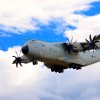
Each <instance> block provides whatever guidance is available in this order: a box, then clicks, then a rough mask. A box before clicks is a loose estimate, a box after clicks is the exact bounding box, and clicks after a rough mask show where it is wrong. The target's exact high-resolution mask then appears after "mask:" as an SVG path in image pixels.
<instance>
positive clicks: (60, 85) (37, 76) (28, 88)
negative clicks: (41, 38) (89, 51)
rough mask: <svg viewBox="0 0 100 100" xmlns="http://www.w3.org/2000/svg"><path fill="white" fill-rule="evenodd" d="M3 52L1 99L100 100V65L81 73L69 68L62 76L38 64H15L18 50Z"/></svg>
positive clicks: (0, 79) (0, 62) (0, 75)
mask: <svg viewBox="0 0 100 100" xmlns="http://www.w3.org/2000/svg"><path fill="white" fill-rule="evenodd" d="M16 49H17V50H20V47H13V48H9V49H8V51H5V52H4V51H1V50H0V69H1V70H0V99H2V100H22V99H24V100H33V99H35V100H45V99H46V100H58V99H59V100H65V99H67V100H89V99H91V100H99V99H100V96H99V94H100V87H99V84H100V77H99V76H100V68H99V66H100V63H96V64H94V65H91V66H87V67H85V68H83V69H82V70H79V71H77V70H72V69H71V70H70V69H67V70H65V72H64V73H63V74H59V73H52V72H51V71H50V70H49V69H47V68H46V67H44V66H43V64H42V63H39V65H37V66H33V65H32V64H31V63H30V64H27V65H25V64H23V67H20V66H19V68H16V67H15V65H12V64H11V63H12V61H13V60H14V59H13V58H12V57H11V56H12V55H15V50H16Z"/></svg>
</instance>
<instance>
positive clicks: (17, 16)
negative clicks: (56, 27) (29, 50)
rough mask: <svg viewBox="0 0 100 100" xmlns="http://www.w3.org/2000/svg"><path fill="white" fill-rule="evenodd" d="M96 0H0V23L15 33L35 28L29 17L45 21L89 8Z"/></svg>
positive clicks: (5, 28)
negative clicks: (15, 31)
mask: <svg viewBox="0 0 100 100" xmlns="http://www.w3.org/2000/svg"><path fill="white" fill-rule="evenodd" d="M93 1H98V0H81V1H77V2H76V1H75V0H70V1H68V0H56V1H55V2H54V0H0V24H1V25H4V26H3V27H2V29H4V30H7V31H14V30H17V31H18V32H17V33H20V32H23V31H26V30H35V29H37V25H36V23H33V22H32V20H31V18H36V19H39V20H41V21H43V22H47V21H48V20H49V19H51V18H53V17H63V18H66V17H69V16H70V14H72V13H73V12H74V11H77V10H83V9H84V10H86V9H89V8H90V5H89V3H91V2H93Z"/></svg>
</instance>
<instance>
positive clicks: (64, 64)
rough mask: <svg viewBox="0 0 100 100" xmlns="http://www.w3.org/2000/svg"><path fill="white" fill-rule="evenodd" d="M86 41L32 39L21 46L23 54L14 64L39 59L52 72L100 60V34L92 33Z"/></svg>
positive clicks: (77, 68)
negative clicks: (50, 41) (55, 41)
mask: <svg viewBox="0 0 100 100" xmlns="http://www.w3.org/2000/svg"><path fill="white" fill-rule="evenodd" d="M85 40H86V42H77V41H76V42H74V43H72V42H70V41H68V42H58V43H49V42H45V41H39V40H30V41H28V42H27V43H25V44H24V46H22V48H21V52H22V53H23V55H22V56H21V57H20V56H18V54H17V56H12V57H14V58H15V60H14V61H13V63H12V64H16V67H18V64H19V65H20V66H22V63H25V64H27V63H30V62H32V63H33V65H37V64H38V61H40V62H44V65H45V66H46V67H47V68H49V69H51V71H52V72H58V73H63V72H64V70H65V69H68V68H73V69H76V70H79V69H81V68H82V67H85V66H87V65H90V64H94V63H96V62H99V61H100V34H99V35H95V36H94V37H93V38H92V36H91V34H90V36H89V40H88V39H85ZM16 53H17V52H16Z"/></svg>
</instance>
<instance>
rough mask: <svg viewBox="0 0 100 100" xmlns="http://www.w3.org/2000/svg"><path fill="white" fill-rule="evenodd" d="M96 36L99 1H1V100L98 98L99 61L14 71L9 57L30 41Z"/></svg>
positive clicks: (97, 32) (24, 68)
mask: <svg viewBox="0 0 100 100" xmlns="http://www.w3.org/2000/svg"><path fill="white" fill-rule="evenodd" d="M89 34H92V36H93V35H98V34H100V0H0V67H1V68H0V100H100V68H99V67H100V63H99V62H98V63H96V64H93V65H90V66H87V67H85V68H83V69H82V70H80V71H76V70H72V69H68V70H65V72H64V73H62V74H58V73H52V72H51V71H50V70H49V69H47V68H46V67H45V66H44V65H43V63H41V62H39V64H38V65H36V66H33V65H32V64H31V63H30V64H27V65H23V66H24V67H19V68H18V69H17V68H16V67H15V65H12V64H11V63H12V61H13V60H14V59H13V58H12V55H15V51H18V52H19V51H20V48H21V46H22V45H23V44H24V43H25V42H27V41H28V40H30V39H38V40H43V41H47V42H66V40H67V38H71V37H72V36H73V41H75V40H77V41H84V39H85V38H88V36H89Z"/></svg>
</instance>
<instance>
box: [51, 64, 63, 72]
mask: <svg viewBox="0 0 100 100" xmlns="http://www.w3.org/2000/svg"><path fill="white" fill-rule="evenodd" d="M51 71H52V72H56V73H57V72H58V73H63V72H64V68H63V66H58V65H55V66H53V67H52V68H51Z"/></svg>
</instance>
